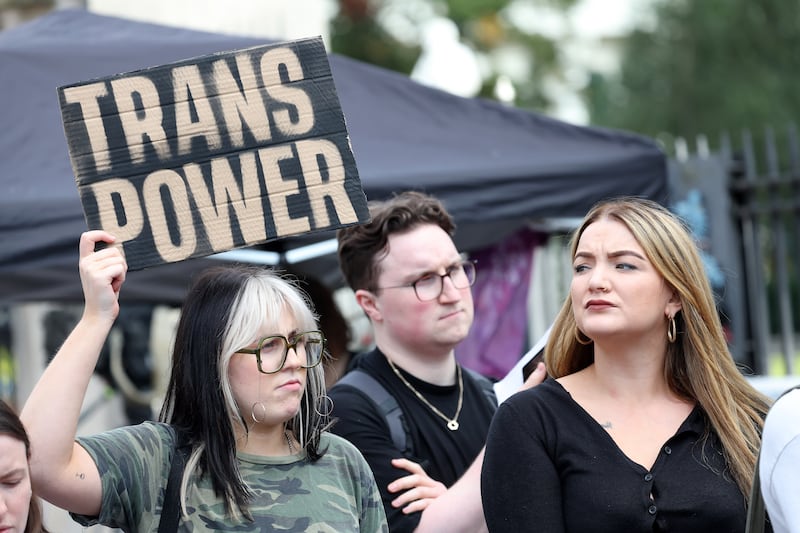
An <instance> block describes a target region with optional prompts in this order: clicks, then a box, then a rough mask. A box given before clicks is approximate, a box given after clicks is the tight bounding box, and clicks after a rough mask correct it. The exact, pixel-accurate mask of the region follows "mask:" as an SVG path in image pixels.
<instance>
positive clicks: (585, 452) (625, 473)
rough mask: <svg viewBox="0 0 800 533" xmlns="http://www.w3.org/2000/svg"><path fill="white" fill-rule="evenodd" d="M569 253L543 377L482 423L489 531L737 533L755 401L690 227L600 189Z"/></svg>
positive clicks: (756, 422) (751, 457)
mask: <svg viewBox="0 0 800 533" xmlns="http://www.w3.org/2000/svg"><path fill="white" fill-rule="evenodd" d="M571 255H572V258H573V279H572V283H571V286H570V294H569V295H568V297H567V298H566V300H565V302H564V305H563V306H562V308H561V311H560V312H559V314H558V316H557V318H556V320H555V323H554V324H553V328H552V330H551V333H550V337H549V339H548V344H547V347H546V351H545V362H546V365H547V368H548V372H549V374H550V376H551V378H552V379H549V380H548V381H546V382H545V383H544V384H542V385H540V386H539V387H535V388H534V389H532V390H530V391H526V392H523V393H520V394H518V395H517V396H515V397H513V398H511V399H510V400H508V401H506V402H504V404H503V405H502V406H501V407H500V410H499V411H498V412H497V414H496V415H495V418H494V420H493V422H492V428H491V430H490V434H489V439H488V443H487V450H486V456H485V462H484V469H483V476H482V494H483V504H484V510H485V514H486V519H487V524H488V525H489V529H490V531H516V530H521V529H519V528H520V527H523V525H524V527H528V528H535V529H539V530H541V531H566V532H570V531H574V532H577V531H594V532H604V531H608V532H612V531H680V532H682V533H685V532H692V531H698V532H700V531H703V532H705V531H743V530H744V526H745V519H746V506H747V495H748V491H749V487H750V483H751V480H752V476H753V470H754V466H755V461H756V457H757V454H758V447H759V443H760V433H761V428H762V425H763V418H764V416H765V413H766V411H767V409H768V405H769V401H768V399H767V398H766V397H764V396H763V395H761V394H760V393H759V392H757V391H756V390H755V389H754V388H753V387H752V386H750V384H749V383H748V382H747V381H746V380H745V379H744V377H743V376H742V375H741V373H740V372H739V370H738V368H737V367H736V364H735V363H734V360H733V358H732V356H731V354H730V352H729V350H728V347H727V344H726V340H725V336H724V334H723V329H722V325H721V322H720V319H719V315H718V312H717V309H716V306H715V301H714V296H713V293H712V291H711V287H710V284H709V282H708V279H707V277H706V275H705V272H704V270H703V264H702V261H701V259H700V255H699V253H698V250H697V246H696V244H695V242H694V240H693V239H692V237H691V234H690V233H689V231H688V230H687V228H686V227H685V226H684V224H683V223H682V222H681V221H680V220H679V219H677V218H676V217H675V216H674V215H673V214H671V213H670V212H669V211H668V210H666V209H665V208H663V207H661V206H660V205H658V204H656V203H654V202H651V201H648V200H643V199H637V198H620V199H613V200H608V201H604V202H600V203H599V204H597V205H596V206H595V207H594V208H593V209H592V210H591V211H590V212H589V213H588V214H587V216H586V218H585V219H584V220H583V222H582V224H581V225H580V226H579V228H578V229H577V230H576V232H575V234H574V235H573V238H572V241H571Z"/></svg>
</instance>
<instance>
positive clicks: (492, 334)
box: [456, 229, 547, 379]
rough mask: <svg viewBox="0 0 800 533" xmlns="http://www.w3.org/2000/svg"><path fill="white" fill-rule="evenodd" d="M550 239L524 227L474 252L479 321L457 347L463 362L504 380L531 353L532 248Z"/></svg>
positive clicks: (476, 304)
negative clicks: (529, 310)
mask: <svg viewBox="0 0 800 533" xmlns="http://www.w3.org/2000/svg"><path fill="white" fill-rule="evenodd" d="M546 238H547V236H546V235H545V234H543V233H539V232H535V231H533V230H529V229H522V230H520V231H518V232H517V233H514V234H513V235H511V236H510V237H508V238H507V239H505V240H503V241H502V242H500V243H498V244H496V245H494V246H492V247H490V248H486V249H483V250H480V251H478V252H475V253H473V254H471V257H472V259H476V260H477V263H476V267H477V272H478V274H477V279H476V281H475V285H474V286H473V287H472V295H473V299H474V301H475V321H474V323H473V325H472V329H471V330H470V332H469V335H468V336H467V338H466V339H464V340H463V341H462V342H461V344H459V345H458V346H457V347H456V357H457V358H458V361H459V362H460V363H461V364H462V365H464V366H465V367H467V368H470V369H472V370H475V371H477V372H480V373H481V374H483V375H485V376H488V377H491V378H496V379H500V378H502V377H504V376H505V375H506V374H507V373H508V371H509V370H511V368H512V367H513V366H514V365H515V364H516V362H517V361H518V360H519V358H520V357H521V356H522V355H523V354H524V353H525V351H526V349H527V330H528V316H527V300H528V284H529V282H530V279H531V268H532V263H533V249H534V248H535V247H536V246H537V245H539V244H541V243H544V242H545V240H546Z"/></svg>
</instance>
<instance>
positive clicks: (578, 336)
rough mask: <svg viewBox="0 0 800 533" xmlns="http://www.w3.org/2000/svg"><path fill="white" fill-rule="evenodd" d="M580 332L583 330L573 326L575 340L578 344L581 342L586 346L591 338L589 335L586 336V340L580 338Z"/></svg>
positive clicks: (590, 341)
mask: <svg viewBox="0 0 800 533" xmlns="http://www.w3.org/2000/svg"><path fill="white" fill-rule="evenodd" d="M582 333H583V332H582V331H581V330H579V329H578V328H575V340H576V341H578V344H582V345H584V346H588V345H589V344H592V339H590V338H589V337H586V340H583V339H581V334H582Z"/></svg>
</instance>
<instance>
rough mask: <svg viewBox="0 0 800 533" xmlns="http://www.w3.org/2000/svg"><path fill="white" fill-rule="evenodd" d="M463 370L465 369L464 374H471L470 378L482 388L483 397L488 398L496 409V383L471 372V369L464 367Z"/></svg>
mask: <svg viewBox="0 0 800 533" xmlns="http://www.w3.org/2000/svg"><path fill="white" fill-rule="evenodd" d="M461 368H462V369H464V372H465V373H467V374H469V376H470V377H471V378H472V379H473V380H474V381H475V382H476V383H477V384H478V385H479V386H480V388H481V391H482V392H483V395H484V396H486V399H487V400H488V401H489V403H490V404H492V405H493V406H494V407H495V408H496V407H497V395H496V394H495V392H494V383H493V382H492V380H491V379H489V378H487V377H486V376H484V375H483V374H481V373H479V372H476V371H474V370H470V369H469V368H466V367H463V366H462V367H461Z"/></svg>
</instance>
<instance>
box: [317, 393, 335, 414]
mask: <svg viewBox="0 0 800 533" xmlns="http://www.w3.org/2000/svg"><path fill="white" fill-rule="evenodd" d="M314 411H315V412H316V413H317V415H319V416H321V417H322V418H326V417H328V416H330V414H331V413H332V412H333V400H332V399H331V397H330V396H328V395H327V394H323V395H322V396H320V397H319V399H318V401H317V405H315V406H314Z"/></svg>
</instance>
